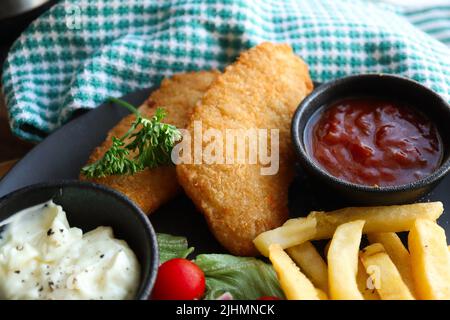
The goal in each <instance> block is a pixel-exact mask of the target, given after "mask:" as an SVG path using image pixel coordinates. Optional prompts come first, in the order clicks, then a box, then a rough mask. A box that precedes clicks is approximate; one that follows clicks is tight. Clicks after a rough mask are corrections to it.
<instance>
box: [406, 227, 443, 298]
mask: <svg viewBox="0 0 450 320" xmlns="http://www.w3.org/2000/svg"><path fill="white" fill-rule="evenodd" d="M408 247H409V252H410V256H411V269H412V275H413V277H414V283H415V288H416V295H417V297H418V298H420V299H425V300H449V299H450V255H449V254H448V247H447V240H446V238H445V231H444V229H442V228H441V227H440V226H438V225H437V224H436V223H435V222H432V221H429V220H424V219H419V220H417V221H416V222H415V224H414V226H413V228H412V229H411V231H410V232H409V237H408Z"/></svg>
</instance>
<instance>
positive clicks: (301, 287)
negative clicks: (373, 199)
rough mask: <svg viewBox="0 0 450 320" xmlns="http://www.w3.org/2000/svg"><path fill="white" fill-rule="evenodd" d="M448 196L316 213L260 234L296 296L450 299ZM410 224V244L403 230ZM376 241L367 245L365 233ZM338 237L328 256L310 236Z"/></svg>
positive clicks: (263, 248)
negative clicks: (443, 223) (442, 219)
mask: <svg viewBox="0 0 450 320" xmlns="http://www.w3.org/2000/svg"><path fill="white" fill-rule="evenodd" d="M443 211H444V208H443V205H442V203H441V202H429V203H417V204H411V205H401V206H386V207H365V208H345V209H341V210H336V211H333V212H311V213H310V214H309V215H308V216H307V217H305V218H296V219H291V220H288V221H287V222H286V223H285V224H284V225H282V226H281V227H279V228H276V229H273V230H270V231H267V232H264V233H262V234H260V235H259V236H258V237H257V238H255V240H254V243H255V245H256V247H257V248H258V250H259V251H260V252H261V253H262V254H263V255H265V256H268V257H269V259H270V260H271V262H272V264H273V266H274V269H275V271H276V273H277V276H278V280H279V282H280V285H281V288H282V289H283V291H284V293H285V296H286V298H287V299H289V300H318V299H320V300H325V299H333V300H363V299H365V300H379V299H381V300H412V299H426V300H430V299H431V300H435V299H439V300H442V299H445V300H447V299H450V254H449V247H448V245H447V240H446V237H445V231H444V229H442V228H441V227H440V226H439V225H438V224H437V223H436V220H437V219H438V218H439V216H440V215H441V214H442V212H443ZM404 231H408V232H409V234H408V249H407V248H406V247H405V246H404V245H403V243H402V241H401V240H400V238H399V237H398V235H397V232H404ZM363 234H365V235H367V239H368V241H369V243H370V245H368V246H367V247H365V248H363V249H362V250H361V249H360V245H361V238H362V236H363ZM321 239H331V240H330V241H329V242H328V244H327V246H326V247H325V252H324V256H325V257H326V261H325V259H323V258H322V255H321V254H320V253H319V252H318V251H317V250H316V247H315V246H314V245H313V244H312V242H311V241H314V240H321Z"/></svg>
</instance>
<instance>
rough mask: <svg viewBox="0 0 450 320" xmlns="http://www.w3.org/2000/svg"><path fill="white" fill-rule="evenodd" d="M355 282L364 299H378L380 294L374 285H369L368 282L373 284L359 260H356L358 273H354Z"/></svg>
mask: <svg viewBox="0 0 450 320" xmlns="http://www.w3.org/2000/svg"><path fill="white" fill-rule="evenodd" d="M356 282H357V283H358V289H359V292H361V294H362V296H363V297H364V300H380V296H379V295H378V292H377V290H376V289H375V287H372V286H369V283H370V284H371V285H373V284H372V281H371V280H370V277H369V275H368V274H367V272H366V268H364V265H363V264H362V262H361V260H359V261H358V273H357V274H356Z"/></svg>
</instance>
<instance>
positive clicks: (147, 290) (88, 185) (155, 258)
mask: <svg viewBox="0 0 450 320" xmlns="http://www.w3.org/2000/svg"><path fill="white" fill-rule="evenodd" d="M64 187H74V188H80V189H85V190H96V191H100V192H103V193H106V194H109V195H110V196H112V197H114V198H116V199H117V200H118V201H120V202H122V203H124V204H125V205H126V206H128V207H130V208H131V212H133V214H134V215H136V217H137V218H138V220H139V221H140V222H141V225H142V227H143V228H144V231H145V233H147V235H148V237H149V238H150V241H151V243H150V246H151V247H152V252H151V253H150V255H151V258H152V261H151V262H150V266H149V270H148V272H147V273H145V274H143V275H142V276H141V277H142V280H141V282H140V285H139V287H140V290H139V291H138V292H137V293H136V296H135V297H134V300H147V299H149V298H150V294H151V291H152V289H153V286H154V284H155V281H156V275H157V271H158V267H159V253H158V252H159V248H158V241H157V237H156V232H155V230H154V228H153V225H152V223H151V222H150V220H149V218H148V217H147V216H146V215H145V213H144V212H143V211H142V210H141V208H139V207H138V206H137V205H136V204H135V203H134V202H133V201H132V200H131V199H129V198H128V197H127V196H125V195H124V194H122V193H120V192H119V191H116V190H114V189H111V188H108V187H106V186H104V185H101V184H98V183H94V182H90V181H80V180H75V179H69V180H60V181H56V182H40V183H36V184H31V185H28V186H25V187H23V188H20V189H17V190H14V191H12V192H10V193H8V194H6V195H4V196H2V197H1V198H0V208H1V207H2V206H3V204H4V203H5V202H6V201H8V200H11V199H15V198H20V197H21V196H22V195H24V194H26V193H28V192H33V191H35V190H40V189H47V188H49V189H50V188H64ZM1 220H2V219H0V221H1Z"/></svg>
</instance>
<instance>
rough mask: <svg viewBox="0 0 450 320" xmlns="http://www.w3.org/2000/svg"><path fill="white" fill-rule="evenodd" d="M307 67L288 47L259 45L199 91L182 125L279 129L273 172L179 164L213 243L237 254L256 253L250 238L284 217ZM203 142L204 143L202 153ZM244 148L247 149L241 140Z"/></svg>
mask: <svg viewBox="0 0 450 320" xmlns="http://www.w3.org/2000/svg"><path fill="white" fill-rule="evenodd" d="M312 87H313V84H312V81H311V79H310V76H309V73H308V69H307V66H306V64H305V63H304V62H303V61H302V60H301V59H300V58H299V57H297V56H296V55H295V54H294V53H293V51H292V49H291V47H290V46H288V45H284V44H271V43H263V44H261V45H258V46H256V47H254V48H252V49H250V50H249V51H247V52H244V53H242V54H241V56H240V57H239V59H238V61H237V62H236V63H234V64H233V65H230V66H229V67H227V68H226V70H225V72H224V73H223V74H221V75H219V77H218V79H217V80H216V81H215V82H214V83H213V84H212V85H211V87H210V88H209V89H208V91H207V92H206V93H205V94H204V95H203V98H202V99H201V102H200V103H199V104H198V106H197V107H196V108H195V111H194V113H193V115H192V118H191V123H190V124H189V125H188V130H189V131H190V132H191V135H192V134H193V127H194V126H195V125H194V122H195V121H201V123H202V132H203V133H205V131H206V130H208V129H210V128H214V129H216V130H219V132H221V133H223V135H225V134H226V129H233V128H241V129H242V128H244V129H249V128H263V129H279V171H278V173H277V174H275V175H261V170H260V169H261V167H262V164H261V163H257V164H216V163H214V164H200V165H198V164H180V165H178V166H177V174H178V180H179V182H180V184H181V185H182V187H183V188H184V190H185V191H186V193H187V195H188V196H189V197H190V198H191V199H192V200H193V201H194V203H195V204H196V206H197V207H198V208H199V209H200V211H202V212H203V214H204V215H205V217H206V220H207V222H208V224H209V227H210V229H211V231H212V232H213V233H214V235H215V237H216V238H217V239H218V240H219V242H220V243H221V244H222V245H223V246H224V247H225V248H226V249H228V250H229V251H230V252H232V253H233V254H236V255H256V254H257V252H256V249H255V247H254V245H253V243H252V240H253V239H254V238H255V237H256V236H257V235H258V234H260V233H261V232H263V231H266V230H269V229H273V228H275V227H278V226H280V225H281V224H282V223H283V222H284V221H285V220H286V219H287V217H288V206H287V205H288V188H289V185H290V183H291V181H292V178H293V171H294V168H293V165H294V160H293V150H292V146H291V138H290V124H291V118H292V115H293V113H294V111H295V109H296V108H297V106H298V104H299V103H300V102H301V101H302V100H303V98H304V97H305V96H306V95H307V94H308V93H309V92H310V91H311V90H312ZM206 145H207V143H205V142H204V141H203V150H205V146H206ZM245 148H247V151H248V148H249V145H248V144H247V145H246V146H245Z"/></svg>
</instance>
